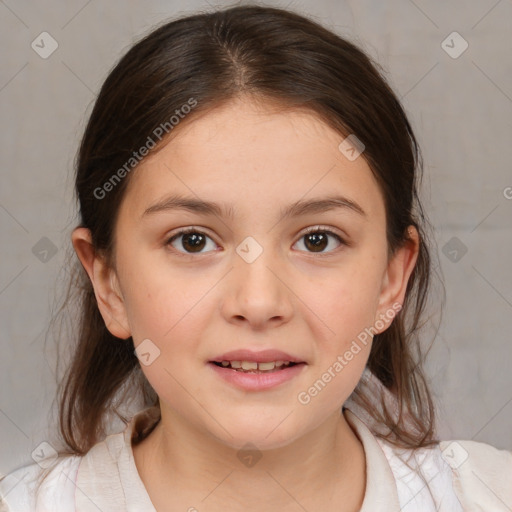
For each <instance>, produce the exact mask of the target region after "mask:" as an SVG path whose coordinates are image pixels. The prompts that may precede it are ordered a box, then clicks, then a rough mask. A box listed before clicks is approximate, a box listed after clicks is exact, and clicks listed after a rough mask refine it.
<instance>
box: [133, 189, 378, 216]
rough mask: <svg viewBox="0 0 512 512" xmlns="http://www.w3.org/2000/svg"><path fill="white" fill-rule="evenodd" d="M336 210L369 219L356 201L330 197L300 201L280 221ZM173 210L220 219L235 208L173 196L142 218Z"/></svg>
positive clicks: (230, 214) (284, 210) (290, 206)
mask: <svg viewBox="0 0 512 512" xmlns="http://www.w3.org/2000/svg"><path fill="white" fill-rule="evenodd" d="M335 209H346V210H347V211H352V212H354V213H357V214H358V215H360V216H362V217H364V218H367V217H368V215H367V213H366V212H365V211H364V210H363V208H362V207H361V206H360V205H359V204H358V203H356V202H355V201H353V200H351V199H348V198H346V197H343V196H328V197H324V198H318V199H311V200H299V201H297V202H295V203H292V204H291V205H289V206H287V207H286V208H284V209H281V218H280V219H279V220H280V221H281V220H283V219H285V218H288V217H298V216H300V215H307V214H312V213H323V212H327V211H331V210H335ZM172 210H187V211H190V212H192V213H199V214H204V215H216V216H219V217H228V218H231V219H232V218H233V217H234V210H233V206H228V205H220V204H217V203H214V202H210V201H203V200H200V199H195V198H193V197H184V196H180V195H172V196H169V197H166V198H165V199H163V200H162V201H159V202H158V203H155V204H153V205H152V206H150V207H148V208H147V209H146V210H145V211H144V213H143V214H142V217H145V216H147V215H151V214H154V213H158V212H167V211H172Z"/></svg>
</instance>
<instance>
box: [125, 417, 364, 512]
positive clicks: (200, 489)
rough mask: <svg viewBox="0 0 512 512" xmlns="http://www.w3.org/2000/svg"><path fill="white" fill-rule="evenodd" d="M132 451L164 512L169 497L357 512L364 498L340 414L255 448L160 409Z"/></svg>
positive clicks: (355, 453) (217, 505) (352, 440)
mask: <svg viewBox="0 0 512 512" xmlns="http://www.w3.org/2000/svg"><path fill="white" fill-rule="evenodd" d="M133 452H134V458H135V463H136V465H137V469H138V471H139V474H140V476H141V479H142V481H143V482H144V484H145V486H146V489H147V490H148V493H149V495H150V497H151V499H152V501H153V503H154V505H155V507H156V508H157V509H158V510H159V511H160V510H162V511H164V510H166V508H165V507H166V506H167V507H168V503H169V500H170V499H171V500H172V502H173V505H174V506H176V503H177V501H176V500H179V501H182V502H183V505H186V507H185V508H184V510H187V509H188V508H190V507H191V505H193V504H195V506H196V508H198V509H201V505H202V504H204V505H205V506H207V507H208V510H226V509H227V510H232V511H238V510H240V511H242V510H243V511H253V510H254V511H256V510H258V511H259V510H262V509H263V510H268V511H273V510H276V511H277V510H279V511H282V510H288V509H289V510H299V508H297V507H298V506H301V507H303V509H306V510H336V511H338V512H352V511H354V512H355V511H358V510H360V508H361V505H362V502H363V498H364V491H365V480H366V478H365V456H364V450H363V447H362V444H361V442H360V440H359V439H358V437H357V436H356V435H355V433H354V432H353V431H352V429H351V428H350V425H349V424H348V422H347V421H346V419H345V417H344V415H343V414H339V412H336V413H335V414H333V415H331V416H330V417H329V418H328V420H327V421H325V422H324V423H323V424H321V425H319V426H318V427H317V428H316V429H315V430H313V431H311V432H309V433H308V434H307V435H306V436H303V437H301V438H298V439H295V440H293V441H292V442H291V443H288V444H287V445H286V446H282V447H279V448H274V449H270V450H264V451H259V450H258V449H257V448H255V447H254V448H253V449H252V450H251V447H250V446H244V447H243V448H242V450H239V449H235V448H233V447H230V446H227V445H226V444H224V443H222V442H220V441H219V440H218V439H216V438H214V437H212V436H211V435H209V434H208V433H206V432H204V431H200V430H198V429H197V428H196V427H194V426H193V425H190V424H189V423H188V422H187V421H186V420H185V419H184V418H183V417H181V416H179V415H177V414H175V413H174V412H173V411H172V410H170V409H162V419H161V421H160V423H159V424H158V425H157V427H156V428H155V429H154V430H153V432H151V434H150V435H149V436H148V437H147V438H146V439H145V440H144V441H143V442H142V443H140V444H139V445H137V446H135V447H134V449H133ZM157 505H159V506H157ZM173 510H176V508H173ZM192 510H193V508H192Z"/></svg>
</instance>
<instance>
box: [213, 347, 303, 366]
mask: <svg viewBox="0 0 512 512" xmlns="http://www.w3.org/2000/svg"><path fill="white" fill-rule="evenodd" d="M222 361H254V362H257V363H269V362H271V361H290V362H292V363H304V362H305V361H303V360H302V359H300V358H299V357H295V356H292V355H290V354H287V353H286V352H282V351H281V350H273V349H268V350H261V351H254V350H249V349H238V350H232V351H230V352H226V353H225V354H222V355H220V356H218V357H216V358H215V359H212V360H211V362H216V363H221V362H222Z"/></svg>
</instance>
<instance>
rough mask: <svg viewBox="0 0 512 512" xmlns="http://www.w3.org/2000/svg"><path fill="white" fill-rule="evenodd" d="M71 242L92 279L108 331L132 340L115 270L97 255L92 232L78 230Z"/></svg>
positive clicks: (84, 229) (74, 231)
mask: <svg viewBox="0 0 512 512" xmlns="http://www.w3.org/2000/svg"><path fill="white" fill-rule="evenodd" d="M71 241H72V242H73V247H74V249H75V252H76V254H77V256H78V258H79V259H80V262H81V263H82V266H83V267H84V269H85V271H86V272H87V274H88V276H89V279H90V280H91V283H92V286H93V288H94V295H95V296H96V302H97V303H98V308H99V310H100V313H101V316H102V317H103V320H104V322H105V325H106V327H107V329H108V330H109V331H110V333H111V334H113V335H114V336H116V337H117V338H121V339H127V338H129V337H130V336H131V334H130V332H131V330H130V326H129V324H128V317H127V315H126V309H125V305H124V300H123V297H122V294H121V291H120V289H119V284H118V281H117V276H116V273H115V271H114V269H112V268H109V267H108V265H107V264H106V262H105V259H104V258H102V257H101V256H99V255H98V254H96V251H95V249H94V246H93V244H92V237H91V232H90V230H89V229H87V228H76V229H74V230H73V233H72V235H71Z"/></svg>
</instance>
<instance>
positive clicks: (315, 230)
mask: <svg viewBox="0 0 512 512" xmlns="http://www.w3.org/2000/svg"><path fill="white" fill-rule="evenodd" d="M189 233H197V234H200V235H204V236H206V237H208V238H210V239H211V240H213V239H212V237H211V236H209V235H208V234H207V233H205V232H204V231H201V230H200V229H197V228H194V227H193V226H192V227H188V228H183V229H180V230H179V231H177V232H176V233H174V234H173V235H172V236H171V237H170V238H168V239H167V241H166V242H165V245H166V246H169V245H171V243H172V242H173V241H174V240H175V239H176V238H179V237H180V236H183V235H187V234H189ZM312 233H325V234H327V235H331V236H333V237H334V238H336V240H337V241H338V242H339V243H340V244H341V245H342V246H343V245H345V246H348V245H349V244H348V243H347V242H346V241H345V240H344V239H343V238H342V237H341V236H340V235H338V234H337V233H335V232H334V231H332V230H331V229H329V228H327V227H325V226H315V227H311V228H307V229H306V231H304V232H303V233H302V235H301V236H300V237H299V239H298V240H301V239H302V238H304V237H305V236H306V235H310V234H312ZM298 240H297V241H298ZM172 249H173V251H174V252H177V253H178V254H179V255H180V256H185V257H187V256H195V255H196V254H205V253H191V252H182V251H179V250H177V249H174V248H172ZM336 249H339V247H337V248H336ZM336 249H333V250H331V251H328V252H318V253H315V252H311V251H306V252H309V254H319V255H326V254H332V253H333V252H334V251H336ZM302 252H305V251H302Z"/></svg>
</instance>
